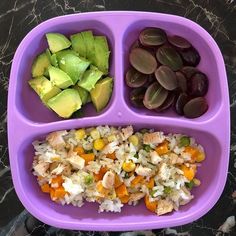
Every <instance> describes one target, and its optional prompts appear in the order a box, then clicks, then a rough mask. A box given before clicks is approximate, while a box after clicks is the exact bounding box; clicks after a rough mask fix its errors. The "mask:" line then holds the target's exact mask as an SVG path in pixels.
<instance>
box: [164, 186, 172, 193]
mask: <svg viewBox="0 0 236 236" xmlns="http://www.w3.org/2000/svg"><path fill="white" fill-rule="evenodd" d="M171 191H172V189H171V187H165V188H164V193H165V194H170V193H171Z"/></svg>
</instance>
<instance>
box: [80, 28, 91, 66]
mask: <svg viewBox="0 0 236 236" xmlns="http://www.w3.org/2000/svg"><path fill="white" fill-rule="evenodd" d="M81 34H82V37H83V40H84V43H85V48H86V56H85V57H86V58H87V59H88V60H89V61H91V62H92V61H93V59H94V37H93V33H92V31H83V32H81Z"/></svg>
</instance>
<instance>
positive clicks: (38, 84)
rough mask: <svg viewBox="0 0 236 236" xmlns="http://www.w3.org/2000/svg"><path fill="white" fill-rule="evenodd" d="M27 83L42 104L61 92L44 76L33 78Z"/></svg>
mask: <svg viewBox="0 0 236 236" xmlns="http://www.w3.org/2000/svg"><path fill="white" fill-rule="evenodd" d="M28 83H29V85H30V86H31V88H32V89H33V90H34V91H35V92H36V93H37V94H38V95H39V97H40V99H41V100H42V102H43V103H44V104H46V103H47V101H48V100H49V99H50V98H52V97H54V96H56V95H57V94H58V93H60V92H61V90H60V89H59V88H58V87H56V86H54V85H53V84H52V83H51V82H50V81H49V80H48V79H47V78H45V77H44V76H39V77H35V78H33V79H31V80H29V81H28Z"/></svg>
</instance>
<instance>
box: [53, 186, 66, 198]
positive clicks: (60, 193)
mask: <svg viewBox="0 0 236 236" xmlns="http://www.w3.org/2000/svg"><path fill="white" fill-rule="evenodd" d="M65 195H66V191H65V189H64V188H63V187H62V186H60V187H59V188H56V189H55V197H56V198H57V199H60V198H63V197H64V196H65Z"/></svg>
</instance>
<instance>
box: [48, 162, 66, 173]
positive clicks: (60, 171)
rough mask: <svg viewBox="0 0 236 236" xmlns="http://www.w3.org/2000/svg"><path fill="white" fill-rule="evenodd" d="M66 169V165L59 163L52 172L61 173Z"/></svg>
mask: <svg viewBox="0 0 236 236" xmlns="http://www.w3.org/2000/svg"><path fill="white" fill-rule="evenodd" d="M63 170H64V165H62V164H59V165H58V166H57V167H56V168H55V169H54V170H53V171H52V172H51V174H55V175H60V174H61V173H62V172H63Z"/></svg>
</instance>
